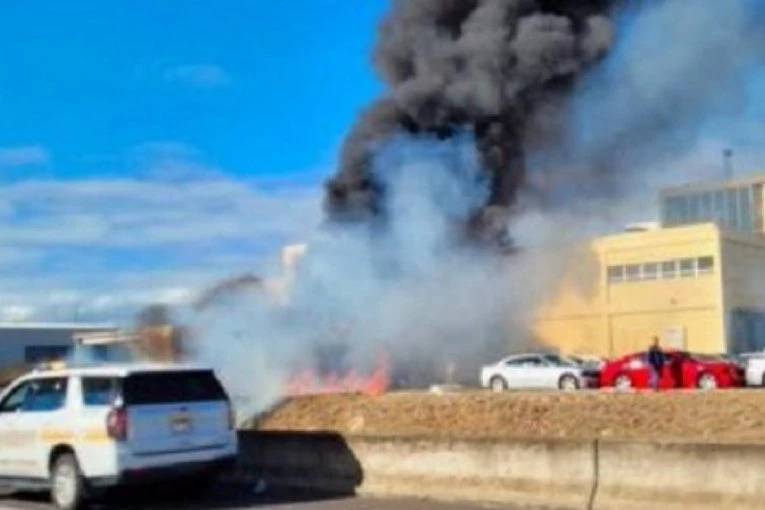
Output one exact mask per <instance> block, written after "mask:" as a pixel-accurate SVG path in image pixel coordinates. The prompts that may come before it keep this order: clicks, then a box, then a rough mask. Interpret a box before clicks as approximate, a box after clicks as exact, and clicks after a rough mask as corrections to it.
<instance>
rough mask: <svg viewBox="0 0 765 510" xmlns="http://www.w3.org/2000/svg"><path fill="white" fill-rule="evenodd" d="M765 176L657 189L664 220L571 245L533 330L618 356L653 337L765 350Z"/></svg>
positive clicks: (572, 349)
mask: <svg viewBox="0 0 765 510" xmlns="http://www.w3.org/2000/svg"><path fill="white" fill-rule="evenodd" d="M764 184H765V176H759V177H754V178H749V179H744V180H740V181H730V182H723V183H708V184H701V185H694V186H691V185H689V186H682V187H677V188H672V189H667V190H664V191H663V192H662V193H661V210H662V218H661V223H660V224H659V225H657V226H656V227H655V228H647V229H638V230H637V231H632V232H623V233H620V234H617V235H612V236H607V237H603V238H599V239H595V240H593V241H592V242H591V243H589V244H588V245H586V246H582V247H579V248H578V249H577V250H576V251H575V255H574V256H572V258H571V260H570V261H569V264H568V267H567V268H566V272H565V276H564V278H563V281H562V282H561V284H560V287H559V290H558V292H557V293H556V295H555V296H553V297H552V298H551V299H550V300H549V301H548V302H546V303H545V304H544V305H543V306H542V307H541V308H540V309H539V312H538V314H537V319H536V322H535V324H534V327H533V333H534V334H535V336H536V337H537V338H538V339H539V340H541V341H542V342H543V343H545V344H547V345H550V346H553V347H557V348H559V349H560V350H561V351H563V352H569V353H592V354H600V355H609V356H613V355H619V354H623V353H627V352H632V351H636V350H641V349H644V348H645V347H646V346H647V345H648V344H649V342H650V340H651V337H652V336H654V335H658V336H660V337H661V338H662V339H663V341H664V344H665V345H667V346H673V347H678V348H684V349H689V350H692V351H698V352H707V353H718V352H744V351H751V350H762V349H765V229H764V227H763V191H762V190H763V185H764Z"/></svg>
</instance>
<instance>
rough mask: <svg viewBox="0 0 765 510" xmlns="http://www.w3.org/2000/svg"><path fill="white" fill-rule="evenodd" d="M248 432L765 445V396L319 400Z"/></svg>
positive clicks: (298, 402) (469, 395) (289, 405)
mask: <svg viewBox="0 0 765 510" xmlns="http://www.w3.org/2000/svg"><path fill="white" fill-rule="evenodd" d="M250 427H252V428H257V429H261V430H300V431H332V432H339V433H342V434H349V435H361V436H370V435H381V436H410V437H411V436H430V437H444V438H487V439H511V438H588V439H590V438H598V437H599V438H608V439H651V440H666V441H696V442H746V443H753V442H763V443H765V391H762V390H759V391H758V390H741V391H738V390H735V391H734V390H731V391H717V392H709V393H701V392H668V393H650V392H649V393H623V394H622V393H606V392H581V393H506V394H499V395H497V394H491V393H484V392H466V393H451V394H449V393H447V394H441V395H437V394H430V393H390V394H386V395H383V396H380V397H368V396H362V395H317V396H308V397H299V398H294V399H291V400H288V401H285V402H283V403H281V404H279V405H278V406H276V407H275V408H274V409H273V410H271V412H269V413H268V414H266V415H265V416H263V417H261V418H260V419H259V420H257V421H256V423H254V424H251V425H250Z"/></svg>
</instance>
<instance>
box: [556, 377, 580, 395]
mask: <svg viewBox="0 0 765 510" xmlns="http://www.w3.org/2000/svg"><path fill="white" fill-rule="evenodd" d="M558 388H560V389H561V390H563V391H576V390H578V389H579V380H578V379H577V378H576V377H574V376H573V375H571V374H566V375H564V376H563V377H561V378H560V381H558Z"/></svg>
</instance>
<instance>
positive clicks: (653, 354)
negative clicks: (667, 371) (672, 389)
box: [648, 336, 664, 390]
mask: <svg viewBox="0 0 765 510" xmlns="http://www.w3.org/2000/svg"><path fill="white" fill-rule="evenodd" d="M648 366H649V368H650V370H651V388H652V389H654V390H658V389H659V386H660V385H661V374H662V372H663V371H664V351H662V350H661V346H660V345H659V337H656V336H655V337H653V343H652V344H651V347H650V348H649V349H648Z"/></svg>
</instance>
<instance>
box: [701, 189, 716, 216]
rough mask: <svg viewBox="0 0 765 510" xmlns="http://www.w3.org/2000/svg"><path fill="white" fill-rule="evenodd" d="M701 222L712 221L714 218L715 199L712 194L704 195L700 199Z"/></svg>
mask: <svg viewBox="0 0 765 510" xmlns="http://www.w3.org/2000/svg"><path fill="white" fill-rule="evenodd" d="M699 198H700V200H699V207H700V209H701V210H700V211H699V218H698V219H699V220H700V221H711V220H712V219H713V218H714V199H713V197H712V193H702V194H701V196H700V197H699Z"/></svg>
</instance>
